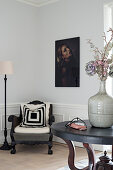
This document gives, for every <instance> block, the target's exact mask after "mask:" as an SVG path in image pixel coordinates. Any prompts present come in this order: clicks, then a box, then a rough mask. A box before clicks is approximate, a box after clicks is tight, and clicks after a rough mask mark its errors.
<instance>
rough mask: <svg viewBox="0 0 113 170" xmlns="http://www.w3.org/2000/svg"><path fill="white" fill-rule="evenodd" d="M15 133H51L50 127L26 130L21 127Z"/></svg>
mask: <svg viewBox="0 0 113 170" xmlns="http://www.w3.org/2000/svg"><path fill="white" fill-rule="evenodd" d="M14 131H15V133H32V134H33V133H34V134H42V133H49V132H50V127H48V126H46V127H42V128H26V127H20V126H17V127H16V128H15V129H14Z"/></svg>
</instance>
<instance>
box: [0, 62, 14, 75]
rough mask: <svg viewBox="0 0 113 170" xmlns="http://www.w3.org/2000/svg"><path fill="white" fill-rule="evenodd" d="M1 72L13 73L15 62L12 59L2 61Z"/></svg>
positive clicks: (0, 64)
mask: <svg viewBox="0 0 113 170" xmlns="http://www.w3.org/2000/svg"><path fill="white" fill-rule="evenodd" d="M0 74H13V63H12V62H11V61H0Z"/></svg>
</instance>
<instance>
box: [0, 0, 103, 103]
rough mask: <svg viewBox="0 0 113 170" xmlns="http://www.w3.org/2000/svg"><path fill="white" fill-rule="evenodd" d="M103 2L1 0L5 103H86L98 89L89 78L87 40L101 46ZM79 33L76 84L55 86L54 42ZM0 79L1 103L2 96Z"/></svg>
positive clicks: (0, 41)
mask: <svg viewBox="0 0 113 170" xmlns="http://www.w3.org/2000/svg"><path fill="white" fill-rule="evenodd" d="M103 2H104V0H84V1H83V0H61V1H58V2H56V3H53V4H49V5H47V6H44V7H40V8H35V7H31V6H29V5H26V4H22V3H19V2H16V1H15V0H10V1H9V0H0V60H5V59H9V60H12V61H13V62H14V70H15V72H14V75H11V76H8V89H7V92H8V94H7V100H8V102H9V103H14V102H24V101H28V100H32V99H36V98H37V99H40V100H47V101H51V102H54V103H65V104H87V101H88V98H89V97H90V96H91V95H94V94H95V93H96V92H97V91H98V88H99V80H98V78H97V76H94V77H88V76H87V75H86V73H85V70H84V68H85V63H87V62H88V61H90V60H93V54H92V53H91V52H90V48H89V45H88V44H87V43H86V39H89V38H90V39H92V41H93V42H94V43H95V44H96V45H97V46H98V47H102V45H103V41H102V38H101V35H102V33H103V30H104V24H103ZM76 36H77V37H78V36H79V37H80V87H79V88H78V87H73V88H69V87H68V88H66V87H65V88H60V87H59V88H58V87H55V40H60V39H64V38H71V37H76ZM3 87H4V82H3V77H2V78H0V103H3V102H4V101H3V97H4V89H3Z"/></svg>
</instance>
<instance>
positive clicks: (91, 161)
mask: <svg viewBox="0 0 113 170" xmlns="http://www.w3.org/2000/svg"><path fill="white" fill-rule="evenodd" d="M83 145H84V147H85V148H86V150H87V153H88V158H89V170H96V163H95V153H94V149H93V147H92V145H91V144H88V143H83Z"/></svg>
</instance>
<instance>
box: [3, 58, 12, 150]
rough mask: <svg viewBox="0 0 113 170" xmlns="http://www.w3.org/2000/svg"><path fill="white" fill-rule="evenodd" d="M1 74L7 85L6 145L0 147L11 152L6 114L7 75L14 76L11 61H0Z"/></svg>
mask: <svg viewBox="0 0 113 170" xmlns="http://www.w3.org/2000/svg"><path fill="white" fill-rule="evenodd" d="M0 74H1V75H5V77H4V83H5V105H4V106H5V108H4V109H5V127H4V143H3V145H2V146H1V147H0V150H10V149H11V146H10V145H9V144H8V142H7V112H6V81H7V74H13V64H12V62H11V61H0Z"/></svg>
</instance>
